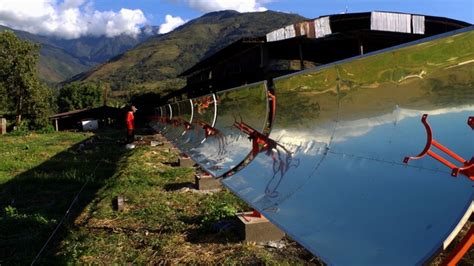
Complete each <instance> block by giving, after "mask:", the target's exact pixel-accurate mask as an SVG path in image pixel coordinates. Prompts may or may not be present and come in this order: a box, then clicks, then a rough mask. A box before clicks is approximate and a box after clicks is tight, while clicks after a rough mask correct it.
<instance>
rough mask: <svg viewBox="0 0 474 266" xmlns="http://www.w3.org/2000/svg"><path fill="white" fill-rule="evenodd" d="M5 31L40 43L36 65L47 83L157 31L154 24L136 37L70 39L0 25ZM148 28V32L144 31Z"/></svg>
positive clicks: (104, 60)
mask: <svg viewBox="0 0 474 266" xmlns="http://www.w3.org/2000/svg"><path fill="white" fill-rule="evenodd" d="M5 30H9V31H12V32H14V33H15V34H16V35H17V36H18V37H19V38H21V39H23V40H28V41H31V42H34V43H37V44H39V45H40V46H41V49H40V60H39V65H38V71H39V77H40V79H41V80H42V81H44V82H46V83H49V84H55V83H59V82H62V81H64V80H66V79H69V78H71V77H73V76H75V75H77V74H79V73H82V72H84V71H87V70H89V69H90V68H91V67H93V66H96V65H98V64H101V63H104V62H106V61H107V60H109V59H110V58H112V57H115V56H117V55H118V54H121V53H123V52H125V51H126V50H128V49H131V48H133V47H134V46H136V45H137V44H139V43H141V42H142V41H144V40H145V39H147V38H148V37H150V36H151V35H152V34H156V32H157V27H151V30H150V29H149V28H143V29H142V31H141V33H140V34H139V35H138V36H136V38H135V37H132V36H128V35H119V36H116V37H111V38H109V37H105V36H98V37H90V36H86V37H80V38H76V39H70V40H67V39H61V38H58V37H54V36H42V35H37V34H33V33H29V32H26V31H21V30H15V29H12V28H9V27H6V26H2V25H0V31H5ZM150 31H151V34H150V33H147V32H150Z"/></svg>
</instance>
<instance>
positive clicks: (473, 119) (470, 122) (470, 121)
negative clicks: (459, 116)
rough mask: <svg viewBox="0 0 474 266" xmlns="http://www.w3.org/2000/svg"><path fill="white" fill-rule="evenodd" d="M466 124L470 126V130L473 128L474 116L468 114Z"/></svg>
mask: <svg viewBox="0 0 474 266" xmlns="http://www.w3.org/2000/svg"><path fill="white" fill-rule="evenodd" d="M467 125H468V126H470V127H471V129H472V130H474V116H470V117H469V118H468V119H467Z"/></svg>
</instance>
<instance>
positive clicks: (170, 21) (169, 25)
mask: <svg viewBox="0 0 474 266" xmlns="http://www.w3.org/2000/svg"><path fill="white" fill-rule="evenodd" d="M186 22H187V20H186V21H185V20H183V19H182V18H181V17H173V16H172V15H169V14H168V15H166V17H165V23H163V24H161V25H160V29H159V31H158V32H159V33H161V34H164V33H168V32H170V31H172V30H174V29H176V28H177V27H179V26H181V25H183V24H184V23H186Z"/></svg>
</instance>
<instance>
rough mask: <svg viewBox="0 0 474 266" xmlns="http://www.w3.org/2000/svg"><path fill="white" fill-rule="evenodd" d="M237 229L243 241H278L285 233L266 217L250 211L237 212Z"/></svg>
mask: <svg viewBox="0 0 474 266" xmlns="http://www.w3.org/2000/svg"><path fill="white" fill-rule="evenodd" d="M237 218H238V225H237V230H238V232H239V234H240V236H241V238H242V240H243V241H244V242H255V243H267V242H269V241H279V240H281V239H282V238H283V237H284V236H285V233H284V232H283V231H282V230H280V229H279V228H278V227H276V226H275V225H274V224H272V223H270V221H268V220H267V218H265V217H263V216H260V217H255V216H254V215H253V213H252V212H241V213H237Z"/></svg>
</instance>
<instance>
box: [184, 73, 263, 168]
mask: <svg viewBox="0 0 474 266" xmlns="http://www.w3.org/2000/svg"><path fill="white" fill-rule="evenodd" d="M216 96H217V103H218V104H217V106H218V112H217V114H218V115H217V120H216V124H215V125H214V132H213V134H212V135H210V136H209V137H208V138H207V139H206V141H205V142H203V143H202V144H201V145H199V146H197V147H195V148H193V149H191V152H190V154H191V156H192V158H193V159H194V160H195V161H196V162H197V163H198V164H199V165H200V166H201V167H203V168H204V169H205V170H206V171H207V172H209V173H210V174H212V175H213V176H215V177H219V176H221V175H223V174H225V173H226V172H229V171H230V170H232V169H233V168H235V167H236V166H238V165H239V164H240V163H242V162H243V161H244V160H245V158H247V156H248V155H249V154H250V152H251V150H252V142H251V141H250V140H249V135H248V132H247V133H246V132H245V130H244V129H243V128H241V127H242V126H245V128H246V129H250V130H257V131H260V132H261V131H262V130H263V128H264V127H265V123H266V121H267V118H268V106H267V102H268V100H267V88H266V85H265V83H263V82H261V83H257V84H251V85H248V86H245V87H241V88H236V89H232V90H228V91H223V92H219V93H218V94H217V95H216Z"/></svg>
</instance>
